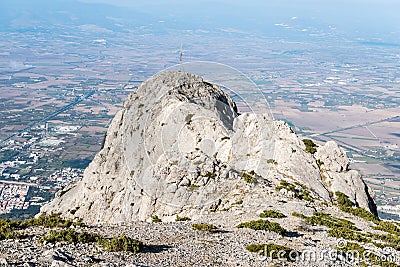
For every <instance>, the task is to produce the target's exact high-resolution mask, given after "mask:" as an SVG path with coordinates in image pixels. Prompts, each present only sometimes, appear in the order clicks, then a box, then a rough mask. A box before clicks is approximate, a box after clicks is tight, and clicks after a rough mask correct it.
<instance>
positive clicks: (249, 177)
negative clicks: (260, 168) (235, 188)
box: [240, 171, 257, 184]
mask: <svg viewBox="0 0 400 267" xmlns="http://www.w3.org/2000/svg"><path fill="white" fill-rule="evenodd" d="M240 176H242V177H243V179H244V180H245V181H246V183H248V184H254V183H255V182H257V175H256V173H255V172H254V171H251V172H250V173H246V172H241V173H240Z"/></svg>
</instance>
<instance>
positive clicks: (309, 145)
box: [303, 139, 317, 154]
mask: <svg viewBox="0 0 400 267" xmlns="http://www.w3.org/2000/svg"><path fill="white" fill-rule="evenodd" d="M303 143H304V145H305V146H306V150H305V151H306V152H307V153H311V154H315V152H317V145H316V144H315V143H314V142H313V141H312V140H310V139H303Z"/></svg>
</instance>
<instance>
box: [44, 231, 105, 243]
mask: <svg viewBox="0 0 400 267" xmlns="http://www.w3.org/2000/svg"><path fill="white" fill-rule="evenodd" d="M98 239H99V236H98V235H95V234H91V233H87V232H80V233H79V232H77V231H75V230H74V229H71V228H70V229H67V230H59V231H56V230H50V233H49V234H48V235H46V236H44V237H42V238H41V239H40V240H39V241H40V242H44V241H47V242H50V243H56V242H68V243H74V244H75V243H90V242H96V241H97V240H98Z"/></svg>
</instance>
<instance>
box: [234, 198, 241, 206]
mask: <svg viewBox="0 0 400 267" xmlns="http://www.w3.org/2000/svg"><path fill="white" fill-rule="evenodd" d="M242 204H243V199H239V200H238V201H236V202H235V203H233V205H242Z"/></svg>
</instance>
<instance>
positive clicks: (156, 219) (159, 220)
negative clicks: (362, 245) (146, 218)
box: [151, 215, 161, 223]
mask: <svg viewBox="0 0 400 267" xmlns="http://www.w3.org/2000/svg"><path fill="white" fill-rule="evenodd" d="M151 220H152V221H153V222H154V223H158V222H161V219H160V218H158V216H157V215H153V216H151Z"/></svg>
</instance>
